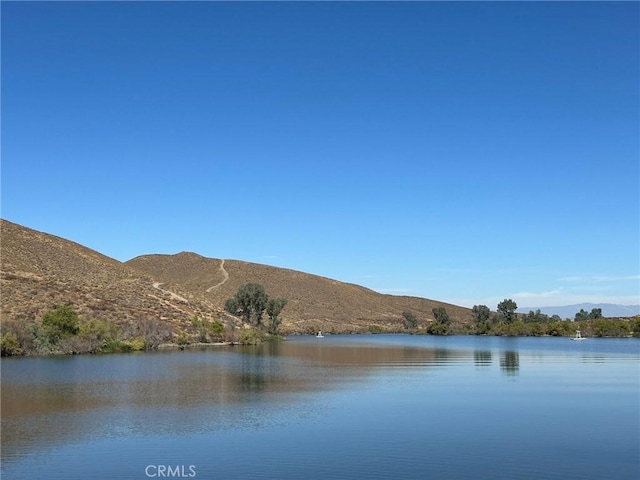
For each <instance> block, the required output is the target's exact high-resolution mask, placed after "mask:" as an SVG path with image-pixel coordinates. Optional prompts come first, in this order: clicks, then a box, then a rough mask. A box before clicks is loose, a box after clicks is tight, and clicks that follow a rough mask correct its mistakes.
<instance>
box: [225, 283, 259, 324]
mask: <svg viewBox="0 0 640 480" xmlns="http://www.w3.org/2000/svg"><path fill="white" fill-rule="evenodd" d="M268 301H269V297H268V296H267V294H266V292H265V291H264V287H263V286H262V285H260V284H259V283H245V284H244V285H242V286H240V288H239V289H238V291H237V292H236V294H235V296H234V297H233V299H231V301H229V300H227V304H228V305H227V304H225V308H227V311H229V313H233V314H234V315H240V316H241V317H242V320H243V321H244V322H245V323H250V324H253V325H256V326H257V327H259V326H261V325H262V314H263V313H264V310H265V309H266V308H267V302H268ZM234 307H235V312H233V311H232V310H233V309H234ZM230 308H231V309H232V310H230Z"/></svg>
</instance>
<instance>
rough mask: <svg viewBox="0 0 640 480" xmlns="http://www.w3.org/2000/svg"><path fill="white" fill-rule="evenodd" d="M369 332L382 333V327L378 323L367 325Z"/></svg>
mask: <svg viewBox="0 0 640 480" xmlns="http://www.w3.org/2000/svg"><path fill="white" fill-rule="evenodd" d="M369 333H375V334H378V333H382V327H381V326H380V325H369Z"/></svg>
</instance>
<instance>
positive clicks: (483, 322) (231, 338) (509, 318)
mask: <svg viewBox="0 0 640 480" xmlns="http://www.w3.org/2000/svg"><path fill="white" fill-rule="evenodd" d="M505 302H506V303H505ZM505 302H502V303H501V304H500V305H499V308H498V311H497V312H491V311H490V310H489V308H488V307H486V306H484V305H480V306H478V305H475V306H474V307H473V310H472V311H473V315H474V321H473V323H468V324H464V325H453V324H452V322H451V320H450V318H449V315H448V314H447V312H446V309H445V308H442V307H439V308H434V309H433V312H432V313H433V317H434V318H429V319H426V320H421V319H419V318H417V317H416V315H414V314H413V313H412V312H409V311H406V312H403V314H402V318H399V319H398V322H397V324H394V325H384V326H380V325H377V324H372V325H370V326H369V328H368V329H364V330H362V331H361V332H358V333H369V334H380V333H406V334H421V335H489V336H511V337H518V336H520V337H531V336H533V337H538V336H555V337H560V336H562V337H570V336H573V335H574V334H575V332H576V330H580V331H581V332H582V335H583V336H585V337H597V338H603V337H609V338H611V337H615V338H627V337H636V338H640V315H638V316H635V317H632V318H604V317H602V315H601V312H599V311H598V309H594V310H593V311H592V312H584V311H581V312H578V313H577V314H576V318H575V319H574V320H570V319H564V320H562V319H560V318H559V317H557V316H555V315H554V316H552V317H549V316H547V315H545V314H542V313H540V311H537V312H529V313H528V314H515V308H516V305H515V302H511V301H508V300H505ZM286 303H287V302H286V300H284V299H269V297H268V296H267V295H266V293H264V289H262V288H261V286H260V285H258V284H247V285H243V286H242V287H240V289H239V290H238V293H237V294H236V296H235V297H233V299H230V301H228V305H227V307H228V308H227V310H228V311H229V313H232V314H233V315H235V316H236V318H237V325H236V324H234V323H231V322H228V323H226V324H225V323H223V322H222V321H221V320H217V319H203V318H200V317H199V316H197V315H194V316H193V317H192V319H191V321H190V324H189V325H186V326H183V327H182V328H181V329H179V330H175V329H173V328H172V327H171V326H170V325H169V324H167V323H166V322H163V321H161V320H158V319H153V318H142V319H140V320H139V321H138V322H136V323H135V324H125V325H117V324H116V323H114V322H111V321H107V320H100V319H96V318H90V319H83V318H80V316H79V315H78V313H77V312H76V311H75V310H74V309H73V307H71V306H69V305H62V306H58V307H56V308H55V309H53V310H49V311H47V312H46V313H45V314H44V315H43V317H42V319H41V321H40V322H37V321H30V322H24V321H23V322H17V321H3V322H2V324H1V330H0V353H1V355H2V356H27V355H52V354H63V355H72V354H99V353H127V352H141V351H152V350H158V349H161V348H162V349H164V348H179V349H186V348H193V347H204V346H214V345H215V346H220V345H257V344H259V343H262V342H264V341H268V340H273V339H281V338H282V337H281V336H280V323H281V320H280V316H279V315H280V312H281V311H282V309H283V308H284V306H285V305H286ZM265 311H266V312H267V315H268V321H266V322H265V321H263V318H262V317H263V313H264V312H265ZM245 320H246V322H243V321H245ZM238 325H240V326H238Z"/></svg>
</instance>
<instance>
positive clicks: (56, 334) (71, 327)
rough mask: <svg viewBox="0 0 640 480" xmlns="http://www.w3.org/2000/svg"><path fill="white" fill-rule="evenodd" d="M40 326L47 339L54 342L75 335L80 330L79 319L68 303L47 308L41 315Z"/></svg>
mask: <svg viewBox="0 0 640 480" xmlns="http://www.w3.org/2000/svg"><path fill="white" fill-rule="evenodd" d="M42 327H43V328H44V330H45V333H46V335H47V336H48V337H49V340H50V341H51V342H52V343H53V344H55V343H58V342H59V341H60V340H63V339H65V338H69V337H71V336H73V335H76V334H77V333H78V332H79V330H80V320H79V318H78V314H77V313H76V311H75V310H74V309H73V308H71V307H70V306H68V305H61V306H59V307H57V308H56V309H55V310H49V311H48V312H46V313H45V314H44V316H43V317H42Z"/></svg>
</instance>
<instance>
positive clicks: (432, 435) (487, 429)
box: [1, 335, 640, 480]
mask: <svg viewBox="0 0 640 480" xmlns="http://www.w3.org/2000/svg"><path fill="white" fill-rule="evenodd" d="M1 365H2V392H1V395H2V453H1V455H2V456H1V459H2V466H1V473H2V479H3V480H12V479H44V478H47V479H83V480H84V479H109V478H117V479H141V480H144V479H147V478H169V477H171V478H197V479H296V480H298V479H304V480H314V479H323V480H324V479H367V480H369V479H375V478H379V479H474V480H477V479H492V480H494V479H525V478H526V479H563V480H566V479H634V480H637V479H638V478H640V340H638V339H588V340H586V341H584V342H572V341H570V340H569V339H567V338H497V337H431V336H405V335H362V336H327V337H325V338H324V339H316V338H314V337H304V336H300V337H290V338H289V339H288V340H287V341H283V342H278V343H270V344H264V345H261V346H258V347H216V348H213V347H212V348H208V349H201V350H186V351H165V352H156V353H144V354H123V355H102V356H99V355H96V356H75V357H55V358H53V357H48V358H5V359H3V360H2V362H1Z"/></svg>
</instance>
